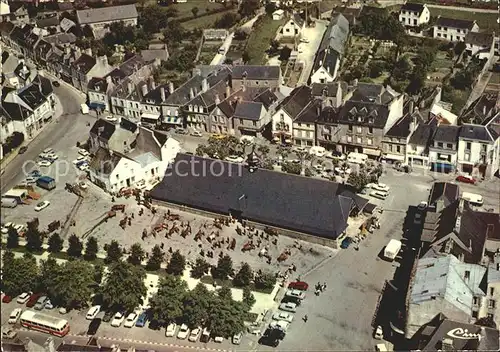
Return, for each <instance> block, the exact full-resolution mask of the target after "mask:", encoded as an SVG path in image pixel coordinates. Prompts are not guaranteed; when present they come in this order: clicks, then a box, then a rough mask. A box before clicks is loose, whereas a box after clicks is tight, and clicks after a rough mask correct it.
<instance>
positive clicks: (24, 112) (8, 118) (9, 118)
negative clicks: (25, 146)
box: [0, 101, 35, 151]
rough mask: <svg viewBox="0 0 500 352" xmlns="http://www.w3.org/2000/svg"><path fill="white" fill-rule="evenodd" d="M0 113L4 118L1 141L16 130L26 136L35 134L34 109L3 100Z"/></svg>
mask: <svg viewBox="0 0 500 352" xmlns="http://www.w3.org/2000/svg"><path fill="white" fill-rule="evenodd" d="M0 113H1V118H2V124H1V126H2V127H1V128H2V130H1V131H2V133H1V135H0V141H1V142H2V143H4V142H5V140H6V139H7V138H8V137H9V136H10V135H12V133H14V132H19V133H22V134H23V135H24V136H25V137H27V136H30V135H33V132H34V131H35V117H34V114H33V111H30V110H29V109H27V108H25V107H24V106H23V105H21V104H17V103H9V102H6V101H3V102H2V104H1V106H0ZM2 151H3V150H2Z"/></svg>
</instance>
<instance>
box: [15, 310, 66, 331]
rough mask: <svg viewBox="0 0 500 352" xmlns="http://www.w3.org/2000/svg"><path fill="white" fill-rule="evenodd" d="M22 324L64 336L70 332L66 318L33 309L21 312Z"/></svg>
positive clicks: (28, 327)
mask: <svg viewBox="0 0 500 352" xmlns="http://www.w3.org/2000/svg"><path fill="white" fill-rule="evenodd" d="M20 322H21V325H22V326H23V327H25V328H27V329H31V330H38V331H41V332H44V333H46V334H50V335H54V336H58V337H63V336H66V335H67V334H68V332H69V324H68V321H67V320H65V319H60V318H56V317H51V316H50V315H45V314H42V313H37V312H34V311H32V310H26V311H24V312H23V314H21V318H20Z"/></svg>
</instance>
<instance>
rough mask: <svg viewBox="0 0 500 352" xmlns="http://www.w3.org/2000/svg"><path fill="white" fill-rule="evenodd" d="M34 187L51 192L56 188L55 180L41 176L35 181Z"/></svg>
mask: <svg viewBox="0 0 500 352" xmlns="http://www.w3.org/2000/svg"><path fill="white" fill-rule="evenodd" d="M36 185H37V186H38V187H40V188H43V189H46V190H48V191H51V190H53V189H54V188H56V180H54V179H53V178H52V177H49V176H42V177H40V178H39V179H38V180H36Z"/></svg>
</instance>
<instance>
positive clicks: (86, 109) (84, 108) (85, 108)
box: [80, 104, 89, 114]
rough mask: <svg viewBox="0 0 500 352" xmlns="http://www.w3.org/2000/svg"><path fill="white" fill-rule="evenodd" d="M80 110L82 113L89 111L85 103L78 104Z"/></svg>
mask: <svg viewBox="0 0 500 352" xmlns="http://www.w3.org/2000/svg"><path fill="white" fill-rule="evenodd" d="M80 112H81V113H82V114H88V113H89V106H88V105H87V104H80Z"/></svg>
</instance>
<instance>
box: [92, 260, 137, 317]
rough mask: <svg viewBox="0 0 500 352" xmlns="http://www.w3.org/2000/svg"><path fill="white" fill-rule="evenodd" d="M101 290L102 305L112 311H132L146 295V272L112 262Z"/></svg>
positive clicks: (127, 264) (128, 264)
mask: <svg viewBox="0 0 500 352" xmlns="http://www.w3.org/2000/svg"><path fill="white" fill-rule="evenodd" d="M108 269H109V273H108V275H107V277H106V281H105V282H104V285H103V286H102V289H101V294H102V300H103V302H104V305H105V306H106V307H107V308H109V309H110V310H112V311H118V310H125V311H133V310H134V309H136V308H137V307H139V306H140V304H141V302H142V297H145V296H146V294H147V288H146V285H145V284H144V279H145V278H146V271H145V270H144V269H143V268H142V267H140V266H134V265H132V264H130V263H127V262H123V261H115V262H112V263H111V265H110V267H108Z"/></svg>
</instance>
